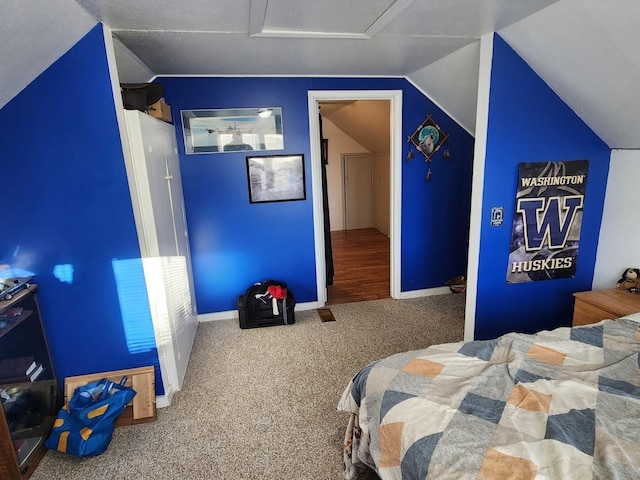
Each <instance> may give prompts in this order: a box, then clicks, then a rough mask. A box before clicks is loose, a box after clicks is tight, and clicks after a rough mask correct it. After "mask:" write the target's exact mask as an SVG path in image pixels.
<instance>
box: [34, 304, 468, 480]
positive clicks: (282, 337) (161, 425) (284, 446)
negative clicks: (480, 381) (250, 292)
mask: <svg viewBox="0 0 640 480" xmlns="http://www.w3.org/2000/svg"><path fill="white" fill-rule="evenodd" d="M464 302H465V300H464V295H438V296H432V297H423V298H417V299H407V300H393V299H383V300H374V301H368V302H358V303H346V304H337V305H331V306H330V307H329V308H330V310H331V313H333V315H334V317H335V321H330V322H322V321H321V319H320V315H319V314H318V312H317V311H316V310H308V311H301V312H296V323H295V324H293V325H286V326H285V325H283V326H276V327H267V328H260V329H249V330H241V329H240V328H239V327H238V321H237V320H222V321H213V322H206V323H201V324H200V325H199V326H198V331H197V334H196V339H195V344H194V348H193V351H192V354H191V358H190V361H189V367H188V369H187V374H186V377H185V381H184V385H183V388H182V390H181V391H180V392H178V393H176V395H175V396H174V397H173V402H172V404H171V406H169V407H167V408H162V409H159V410H158V417H157V420H156V421H155V422H151V423H145V424H141V425H134V426H128V427H120V428H117V429H116V430H115V432H114V435H113V439H112V441H111V444H110V445H109V449H108V450H107V451H106V452H105V453H103V454H102V455H100V456H98V457H93V458H76V457H72V456H69V455H65V454H61V453H58V452H54V451H49V452H47V454H46V455H45V457H44V458H43V460H42V461H41V463H40V465H39V466H38V467H37V468H36V470H35V472H34V474H33V476H32V477H31V478H32V480H93V479H101V480H102V479H105V478H112V479H118V480H129V479H130V480H134V479H135V480H147V479H149V480H151V479H153V480H165V479H166V480H178V479H189V480H198V479H207V480H250V479H256V480H258V479H259V480H284V479H286V480H312V479H313V480H339V479H341V478H342V441H343V437H344V430H345V428H346V424H347V419H348V418H347V416H346V414H344V413H340V412H338V411H337V410H336V406H337V403H338V400H339V399H340V396H341V395H342V392H343V390H344V389H345V387H346V385H347V384H348V382H349V380H350V379H351V377H352V376H353V375H354V374H355V373H356V372H357V371H358V370H359V369H360V368H362V367H364V366H365V365H366V364H367V363H369V362H371V361H373V360H376V359H379V358H382V357H386V356H388V355H391V354H394V353H398V352H402V351H406V350H415V349H419V348H425V347H427V346H429V345H433V344H437V343H448V342H455V341H460V340H462V338H463V330H464ZM373 478H375V476H374V477H373Z"/></svg>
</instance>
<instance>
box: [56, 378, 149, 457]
mask: <svg viewBox="0 0 640 480" xmlns="http://www.w3.org/2000/svg"><path fill="white" fill-rule="evenodd" d="M125 382H126V377H125V378H123V379H122V380H121V381H120V383H114V382H112V381H110V380H107V379H106V378H103V379H102V380H98V381H97V382H93V383H89V384H87V385H84V386H82V387H78V388H76V390H75V392H74V393H73V396H72V397H71V400H69V402H67V404H66V405H65V406H64V407H62V408H61V409H60V411H59V412H58V416H57V418H56V421H55V423H54V424H53V430H52V431H51V435H50V436H49V438H47V440H46V442H45V446H46V447H47V448H50V449H51V450H57V451H59V452H63V453H68V454H71V455H76V456H78V457H89V456H95V455H100V454H101V453H103V452H104V451H105V450H106V449H107V447H108V446H109V443H110V442H111V436H112V435H113V429H114V428H115V422H116V419H117V418H118V416H119V415H120V414H121V413H122V412H123V411H124V409H125V408H126V407H127V404H128V403H129V402H130V401H131V399H132V398H133V397H134V396H135V395H136V392H135V391H134V390H133V389H132V388H130V387H126V386H125V385H124V383H125Z"/></svg>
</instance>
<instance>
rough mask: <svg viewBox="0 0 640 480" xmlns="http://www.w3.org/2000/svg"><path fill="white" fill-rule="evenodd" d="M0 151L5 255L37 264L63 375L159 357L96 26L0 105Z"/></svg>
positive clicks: (0, 241) (0, 243) (0, 247)
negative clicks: (5, 102)
mask: <svg viewBox="0 0 640 480" xmlns="http://www.w3.org/2000/svg"><path fill="white" fill-rule="evenodd" d="M0 156H1V158H2V179H3V182H2V196H3V199H4V200H3V204H4V219H3V224H4V228H3V234H2V235H0V263H9V264H11V265H12V266H14V267H20V268H24V269H27V270H29V271H31V272H33V273H34V274H35V279H34V282H35V283H37V284H39V286H40V290H39V292H40V293H39V297H40V303H41V309H42V311H43V317H44V323H45V329H46V331H47V335H48V339H49V343H50V349H51V351H52V355H53V358H54V364H55V368H56V373H57V375H58V378H59V379H60V382H62V381H63V379H64V377H67V376H72V375H78V374H84V373H92V372H100V371H106V370H116V369H122V368H130V367H137V366H143V365H154V366H157V365H158V355H157V351H156V348H155V342H154V340H153V328H152V324H151V317H150V313H149V307H148V301H147V299H146V289H145V287H144V281H143V279H142V270H141V263H140V249H139V246H138V240H137V235H136V229H135V223H134V218H133V211H132V206H131V200H130V196H129V189H128V183H127V176H126V171H125V165H124V159H123V154H122V147H121V143H120V135H119V132H118V127H117V123H116V114H115V107H114V102H113V93H112V87H111V83H110V77H109V71H108V67H107V60H106V54H105V45H104V38H103V31H102V27H101V25H98V26H96V27H95V28H93V30H91V31H90V32H89V33H88V34H87V35H86V36H85V37H84V38H83V39H82V40H81V41H79V42H78V43H77V44H76V45H75V46H74V47H73V48H72V49H71V50H69V51H68V52H67V53H66V54H65V55H64V56H62V57H61V58H60V59H59V60H58V61H56V62H55V63H54V64H53V65H52V66H51V67H49V68H48V69H47V70H46V71H45V72H44V73H42V75H40V76H39V77H38V78H37V79H36V80H35V81H33V82H32V83H31V84H30V85H29V86H28V87H27V88H25V89H24V90H23V91H22V92H21V93H20V94H19V95H17V96H16V97H15V98H14V99H13V100H11V102H9V103H8V104H7V105H6V106H5V107H4V108H2V110H0ZM116 277H117V278H116ZM156 386H157V388H156V391H157V392H158V393H159V394H161V393H163V386H162V382H161V379H160V377H159V375H158V369H156Z"/></svg>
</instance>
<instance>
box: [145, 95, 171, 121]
mask: <svg viewBox="0 0 640 480" xmlns="http://www.w3.org/2000/svg"><path fill="white" fill-rule="evenodd" d="M147 113H149V115H151V116H152V117H156V118H159V119H160V120H164V121H165V122H169V123H171V107H170V106H169V105H167V104H166V103H164V100H162V99H160V100H158V101H157V102H156V103H154V104H153V105H149V106H148V107H147Z"/></svg>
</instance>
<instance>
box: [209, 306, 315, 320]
mask: <svg viewBox="0 0 640 480" xmlns="http://www.w3.org/2000/svg"><path fill="white" fill-rule="evenodd" d="M316 308H320V304H319V303H318V302H305V303H296V306H295V307H294V310H295V311H296V312H301V311H303V310H314V309H316ZM237 319H238V311H237V310H227V311H226V312H214V313H205V314H202V315H198V322H215V321H218V320H237Z"/></svg>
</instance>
